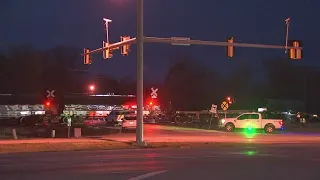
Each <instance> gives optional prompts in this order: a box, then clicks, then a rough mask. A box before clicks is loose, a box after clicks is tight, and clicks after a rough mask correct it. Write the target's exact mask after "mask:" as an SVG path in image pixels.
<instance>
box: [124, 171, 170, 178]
mask: <svg viewBox="0 0 320 180" xmlns="http://www.w3.org/2000/svg"><path fill="white" fill-rule="evenodd" d="M167 171H168V170H164V171H155V172H151V173H147V174H143V175H140V176H136V177H133V178H130V179H128V180H141V179H146V178H149V177H152V176H155V175H158V174H162V173H165V172H167Z"/></svg>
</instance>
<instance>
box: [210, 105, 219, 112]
mask: <svg viewBox="0 0 320 180" xmlns="http://www.w3.org/2000/svg"><path fill="white" fill-rule="evenodd" d="M217 107H218V106H217V105H215V104H212V105H211V109H210V112H211V113H217Z"/></svg>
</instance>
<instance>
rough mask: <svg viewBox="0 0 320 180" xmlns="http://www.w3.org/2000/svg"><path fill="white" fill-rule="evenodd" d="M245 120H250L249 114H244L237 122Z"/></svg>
mask: <svg viewBox="0 0 320 180" xmlns="http://www.w3.org/2000/svg"><path fill="white" fill-rule="evenodd" d="M245 119H250V117H249V114H242V115H241V116H239V117H238V118H237V120H245Z"/></svg>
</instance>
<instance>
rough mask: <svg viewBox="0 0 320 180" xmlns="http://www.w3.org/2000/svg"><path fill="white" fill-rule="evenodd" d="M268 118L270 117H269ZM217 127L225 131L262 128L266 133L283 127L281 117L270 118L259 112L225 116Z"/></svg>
mask: <svg viewBox="0 0 320 180" xmlns="http://www.w3.org/2000/svg"><path fill="white" fill-rule="evenodd" d="M269 118H270V119H269ZM219 127H220V128H225V129H226V131H227V132H232V131H233V130H234V129H235V128H237V129H238V128H239V129H244V128H247V129H264V131H265V132H266V133H272V132H273V131H274V130H275V129H282V128H283V121H282V119H271V117H268V115H262V114H261V113H243V114H241V115H239V116H238V117H236V118H225V119H221V120H220V121H219Z"/></svg>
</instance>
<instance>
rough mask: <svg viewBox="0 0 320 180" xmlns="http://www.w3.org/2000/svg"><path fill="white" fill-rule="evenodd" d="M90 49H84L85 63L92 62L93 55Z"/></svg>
mask: <svg viewBox="0 0 320 180" xmlns="http://www.w3.org/2000/svg"><path fill="white" fill-rule="evenodd" d="M89 53H90V50H89V49H87V48H84V49H83V54H84V55H83V64H86V65H87V64H91V63H92V60H91V55H90V54H89Z"/></svg>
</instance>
